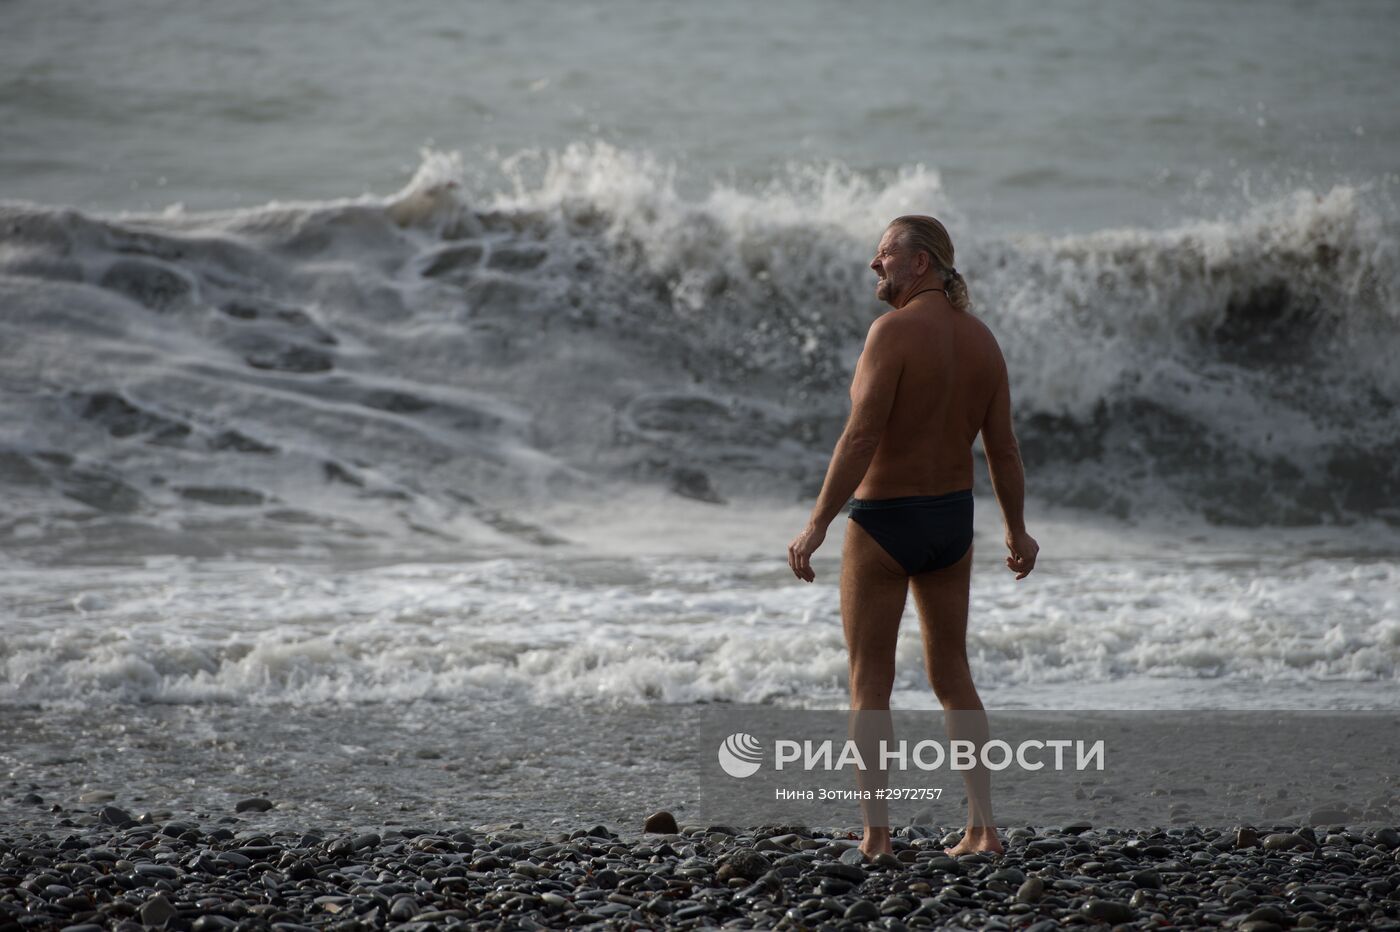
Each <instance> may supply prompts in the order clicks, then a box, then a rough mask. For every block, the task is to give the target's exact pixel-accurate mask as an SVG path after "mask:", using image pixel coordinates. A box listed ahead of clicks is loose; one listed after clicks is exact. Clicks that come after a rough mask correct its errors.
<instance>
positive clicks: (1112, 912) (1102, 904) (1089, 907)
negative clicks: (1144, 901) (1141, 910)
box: [1082, 899, 1133, 925]
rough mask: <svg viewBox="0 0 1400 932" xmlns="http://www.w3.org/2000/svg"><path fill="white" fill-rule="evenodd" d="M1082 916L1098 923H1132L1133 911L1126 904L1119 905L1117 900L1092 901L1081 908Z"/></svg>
mask: <svg viewBox="0 0 1400 932" xmlns="http://www.w3.org/2000/svg"><path fill="white" fill-rule="evenodd" d="M1082 911H1083V913H1084V915H1086V916H1088V917H1089V918H1090V919H1097V920H1098V921H1100V922H1111V923H1113V924H1115V925H1116V924H1118V923H1120V922H1132V921H1133V910H1132V907H1130V906H1129V905H1128V904H1127V903H1119V902H1118V901H1117V900H1100V899H1092V900H1090V901H1089V902H1087V903H1085V904H1084V906H1083V907H1082Z"/></svg>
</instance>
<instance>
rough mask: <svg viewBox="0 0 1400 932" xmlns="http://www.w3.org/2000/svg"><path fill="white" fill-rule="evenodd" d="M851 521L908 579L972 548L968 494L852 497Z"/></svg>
mask: <svg viewBox="0 0 1400 932" xmlns="http://www.w3.org/2000/svg"><path fill="white" fill-rule="evenodd" d="M851 520H852V521H854V522H855V523H856V524H859V525H860V526H861V527H862V528H864V529H865V532H866V533H867V534H869V535H870V536H871V537H872V538H874V539H875V542H876V543H877V544H879V545H880V546H881V547H884V548H885V550H886V551H887V552H888V553H889V555H890V556H892V557H894V558H895V559H896V560H898V561H899V565H900V566H902V567H904V571H905V572H906V573H908V574H909V575H910V576H913V575H914V574H916V573H925V572H928V571H929V570H940V569H943V568H944V567H945V566H952V565H953V564H954V563H957V562H958V561H959V560H961V559H962V558H963V554H965V553H967V548H969V547H971V546H972V490H971V489H964V490H962V491H960V492H949V493H948V494H947V495H911V496H909V497H908V498H880V499H860V498H853V499H851Z"/></svg>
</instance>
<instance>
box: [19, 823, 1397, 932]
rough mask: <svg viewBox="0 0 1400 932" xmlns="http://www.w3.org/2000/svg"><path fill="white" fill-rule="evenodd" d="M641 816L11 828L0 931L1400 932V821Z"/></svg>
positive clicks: (74, 825)
mask: <svg viewBox="0 0 1400 932" xmlns="http://www.w3.org/2000/svg"><path fill="white" fill-rule="evenodd" d="M264 802H265V801H264ZM30 805H33V806H34V807H35V808H36V810H37V809H40V808H41V807H43V806H44V801H43V800H42V799H40V800H39V801H38V802H33V801H31V802H30ZM240 805H241V806H242V807H243V808H244V811H250V812H256V811H258V809H259V807H261V806H262V805H263V803H261V802H254V801H252V800H249V801H244V802H243V803H240ZM267 805H268V806H270V805H271V803H270V802H269V803H267ZM51 814H52V813H51ZM36 815H37V813H36ZM658 816H660V814H658ZM640 821H641V820H640V819H639V820H638V822H639V825H638V826H634V827H632V829H631V830H623V831H617V830H615V829H613V828H610V827H608V826H606V825H596V826H579V827H575V828H573V829H570V830H560V831H557V832H527V831H524V830H522V829H521V828H512V827H510V826H504V825H487V826H476V827H450V826H437V827H431V828H430V827H411V828H410V827H402V828H387V827H386V828H385V829H384V830H383V831H379V832H360V833H357V834H340V833H333V832H324V831H317V830H301V831H298V830H276V831H271V832H267V831H263V830H260V829H258V828H255V827H249V825H248V823H247V822H246V821H245V820H243V819H240V818H238V817H237V816H223V817H222V818H221V819H220V820H218V821H206V822H204V823H200V822H198V821H195V820H192V819H189V818H173V817H171V815H169V814H166V813H160V814H147V815H145V816H143V817H142V819H141V820H138V819H135V818H132V816H131V813H129V812H126V811H125V810H122V809H120V808H119V807H116V806H113V805H111V804H110V803H103V801H101V800H100V799H98V800H94V801H93V802H92V803H91V804H90V806H89V808H87V809H86V810H84V811H79V810H69V811H67V812H65V813H64V814H63V815H62V817H61V818H58V819H57V820H56V821H55V823H54V824H53V825H52V826H50V827H47V828H45V827H42V826H40V825H39V824H38V822H39V819H37V818H36V819H35V820H34V822H35V824H33V825H31V826H28V827H27V828H26V829H25V830H22V831H15V830H14V829H13V828H12V827H10V826H6V827H5V828H4V831H3V832H0V932H12V930H13V932H18V930H26V932H28V930H36V929H56V930H62V929H69V930H71V932H94V930H96V929H113V930H116V929H120V930H130V932H135V930H136V929H139V928H142V927H143V926H152V925H154V926H164V928H166V929H173V930H180V932H206V930H224V929H236V930H247V932H251V930H265V929H266V930H270V929H275V930H282V932H296V930H299V929H308V928H318V929H320V928H335V929H341V930H362V929H390V928H399V929H412V930H418V932H427V930H430V929H437V930H448V929H496V928H511V929H539V928H568V927H576V926H594V927H597V928H618V929H622V928H637V927H643V928H657V927H667V928H710V927H726V928H783V929H801V928H860V927H878V928H885V929H892V930H897V929H901V928H905V929H915V928H934V927H942V926H944V925H948V924H954V925H958V926H963V927H977V928H993V929H996V928H1005V929H1017V930H1022V929H1029V930H1034V932H1047V930H1049V929H1053V928H1060V927H1062V926H1065V925H1071V924H1087V925H1089V926H1099V925H1100V924H1102V923H1108V924H1112V925H1118V924H1122V923H1130V924H1140V925H1142V926H1144V927H1152V928H1198V927H1207V926H1209V927H1219V926H1220V925H1222V924H1229V925H1231V926H1233V927H1234V928H1236V929H1238V930H1240V932H1269V930H1271V929H1282V928H1289V927H1298V928H1308V927H1316V928H1321V929H1363V928H1366V929H1383V928H1396V929H1400V833H1397V831H1396V830H1395V829H1394V828H1389V827H1388V828H1378V829H1377V828H1371V829H1365V830H1360V829H1358V830H1355V831H1352V830H1348V829H1347V828H1345V827H1343V826H1333V827H1331V828H1330V829H1318V830H1314V829H1312V828H1309V827H1304V826H1298V825H1290V824H1271V825H1260V826H1247V827H1241V828H1238V829H1236V830H1233V831H1231V830H1223V831H1222V830H1217V829H1211V828H1199V827H1194V826H1173V827H1170V828H1164V829H1157V828H1143V829H1114V828H1100V827H1095V826H1090V825H1089V824H1088V823H1074V824H1068V825H1064V826H1060V827H1057V828H1041V829H1032V828H1022V827H1015V828H1011V829H1009V830H1005V829H1004V830H1003V831H1002V832H1001V835H1002V838H1003V841H1004V842H1005V843H1006V846H1007V850H1006V853H1005V854H1004V855H1002V856H988V855H970V856H964V857H961V858H958V859H956V860H955V859H952V858H949V857H947V856H946V855H944V854H943V851H942V847H943V845H944V844H945V843H949V842H950V839H949V838H947V837H945V834H946V833H945V831H944V829H941V828H936V827H932V826H924V825H914V826H908V827H905V828H900V829H898V830H897V831H896V832H894V833H893V838H892V841H893V844H894V846H895V852H896V853H895V856H893V857H890V856H881V857H879V858H877V859H876V860H875V861H873V862H871V861H868V860H866V859H865V857H864V855H862V854H860V852H859V851H858V850H857V849H856V848H855V846H856V844H857V836H853V835H851V833H850V832H848V831H846V830H842V829H835V830H833V829H820V828H808V827H804V826H760V827H749V828H743V829H741V828H736V827H734V826H723V825H690V824H687V825H679V826H675V825H674V824H672V825H666V826H663V827H664V828H666V829H670V828H673V827H674V828H676V829H677V831H674V832H672V831H666V832H663V833H647V832H644V831H642V830H641V827H640ZM518 824H519V823H517V825H518ZM848 836H849V837H848Z"/></svg>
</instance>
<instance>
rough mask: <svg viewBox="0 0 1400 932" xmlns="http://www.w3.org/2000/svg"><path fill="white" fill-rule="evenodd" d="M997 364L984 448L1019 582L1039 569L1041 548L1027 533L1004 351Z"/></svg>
mask: <svg viewBox="0 0 1400 932" xmlns="http://www.w3.org/2000/svg"><path fill="white" fill-rule="evenodd" d="M997 363H998V367H999V368H1000V370H1001V372H1000V377H999V380H998V385H997V389H996V392H995V394H993V395H992V401H991V404H989V405H988V406H987V415H986V418H985V419H984V420H983V422H982V449H983V451H984V452H985V453H986V454H987V470H988V472H989V473H991V477H992V490H993V491H994V492H995V493H996V496H997V504H998V505H1000V506H1001V516H1002V520H1003V522H1004V523H1005V524H1006V549H1007V550H1008V551H1010V554H1011V555H1010V556H1008V557H1007V558H1006V565H1007V567H1009V568H1010V569H1011V570H1012V572H1014V573H1015V574H1016V578H1017V579H1025V578H1026V576H1027V575H1028V574H1029V573H1030V571H1031V570H1033V569H1035V558H1036V554H1038V553H1039V552H1040V545H1039V544H1037V543H1036V542H1035V538H1034V537H1031V536H1030V535H1029V534H1027V533H1026V517H1025V507H1026V472H1025V468H1024V467H1023V466H1022V465H1021V448H1020V447H1019V446H1018V445H1017V443H1016V434H1015V432H1014V431H1013V430H1012V426H1011V385H1010V381H1009V379H1008V378H1007V374H1006V363H1005V361H1004V360H1003V359H1002V357H1001V353H1000V352H998V353H997Z"/></svg>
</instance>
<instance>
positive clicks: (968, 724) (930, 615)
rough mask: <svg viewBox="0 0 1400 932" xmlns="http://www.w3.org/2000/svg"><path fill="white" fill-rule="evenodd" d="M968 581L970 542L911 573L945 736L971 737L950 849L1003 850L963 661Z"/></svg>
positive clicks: (983, 731) (981, 729) (979, 721)
mask: <svg viewBox="0 0 1400 932" xmlns="http://www.w3.org/2000/svg"><path fill="white" fill-rule="evenodd" d="M971 581H972V548H970V547H969V548H968V551H967V553H965V554H963V558H962V559H961V560H959V561H958V562H957V563H954V564H953V565H952V566H948V567H944V568H943V569H941V570H933V571H931V572H928V573H920V574H919V575H917V576H912V577H910V583H911V584H912V586H913V589H914V604H915V605H916V606H918V609H919V621H920V624H921V626H922V628H923V632H924V666H925V668H926V669H927V670H928V678H929V683H930V684H931V685H932V686H933V692H934V694H935V695H936V696H937V697H938V701H939V702H940V703H942V705H943V716H944V720H945V722H946V724H947V728H948V740H949V742H950V743H951V742H953V741H970V742H972V743H973V745H974V746H975V747H976V748H977V752H978V760H979V763H978V764H977V766H976V767H974V768H973V769H971V770H964V771H963V783H964V785H965V786H966V788H967V832H966V833H965V834H964V835H963V839H962V841H961V842H959V843H958V845H957V847H955V848H949V849H947V851H948V853H949V854H953V855H958V854H967V853H968V852H970V851H996V852H1000V851H1001V850H1002V847H1001V841H1000V839H998V838H997V831H996V823H995V822H994V821H993V820H992V778H991V774H990V773H989V772H988V770H987V768H986V767H983V766H982V765H981V763H980V760H981V749H982V746H983V745H984V744H986V743H987V716H986V713H985V712H984V711H983V709H982V699H981V697H979V696H978V695H977V687H976V686H974V685H973V683H972V669H971V667H969V666H968V663H967V602H968V589H969V587H970V584H971Z"/></svg>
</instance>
